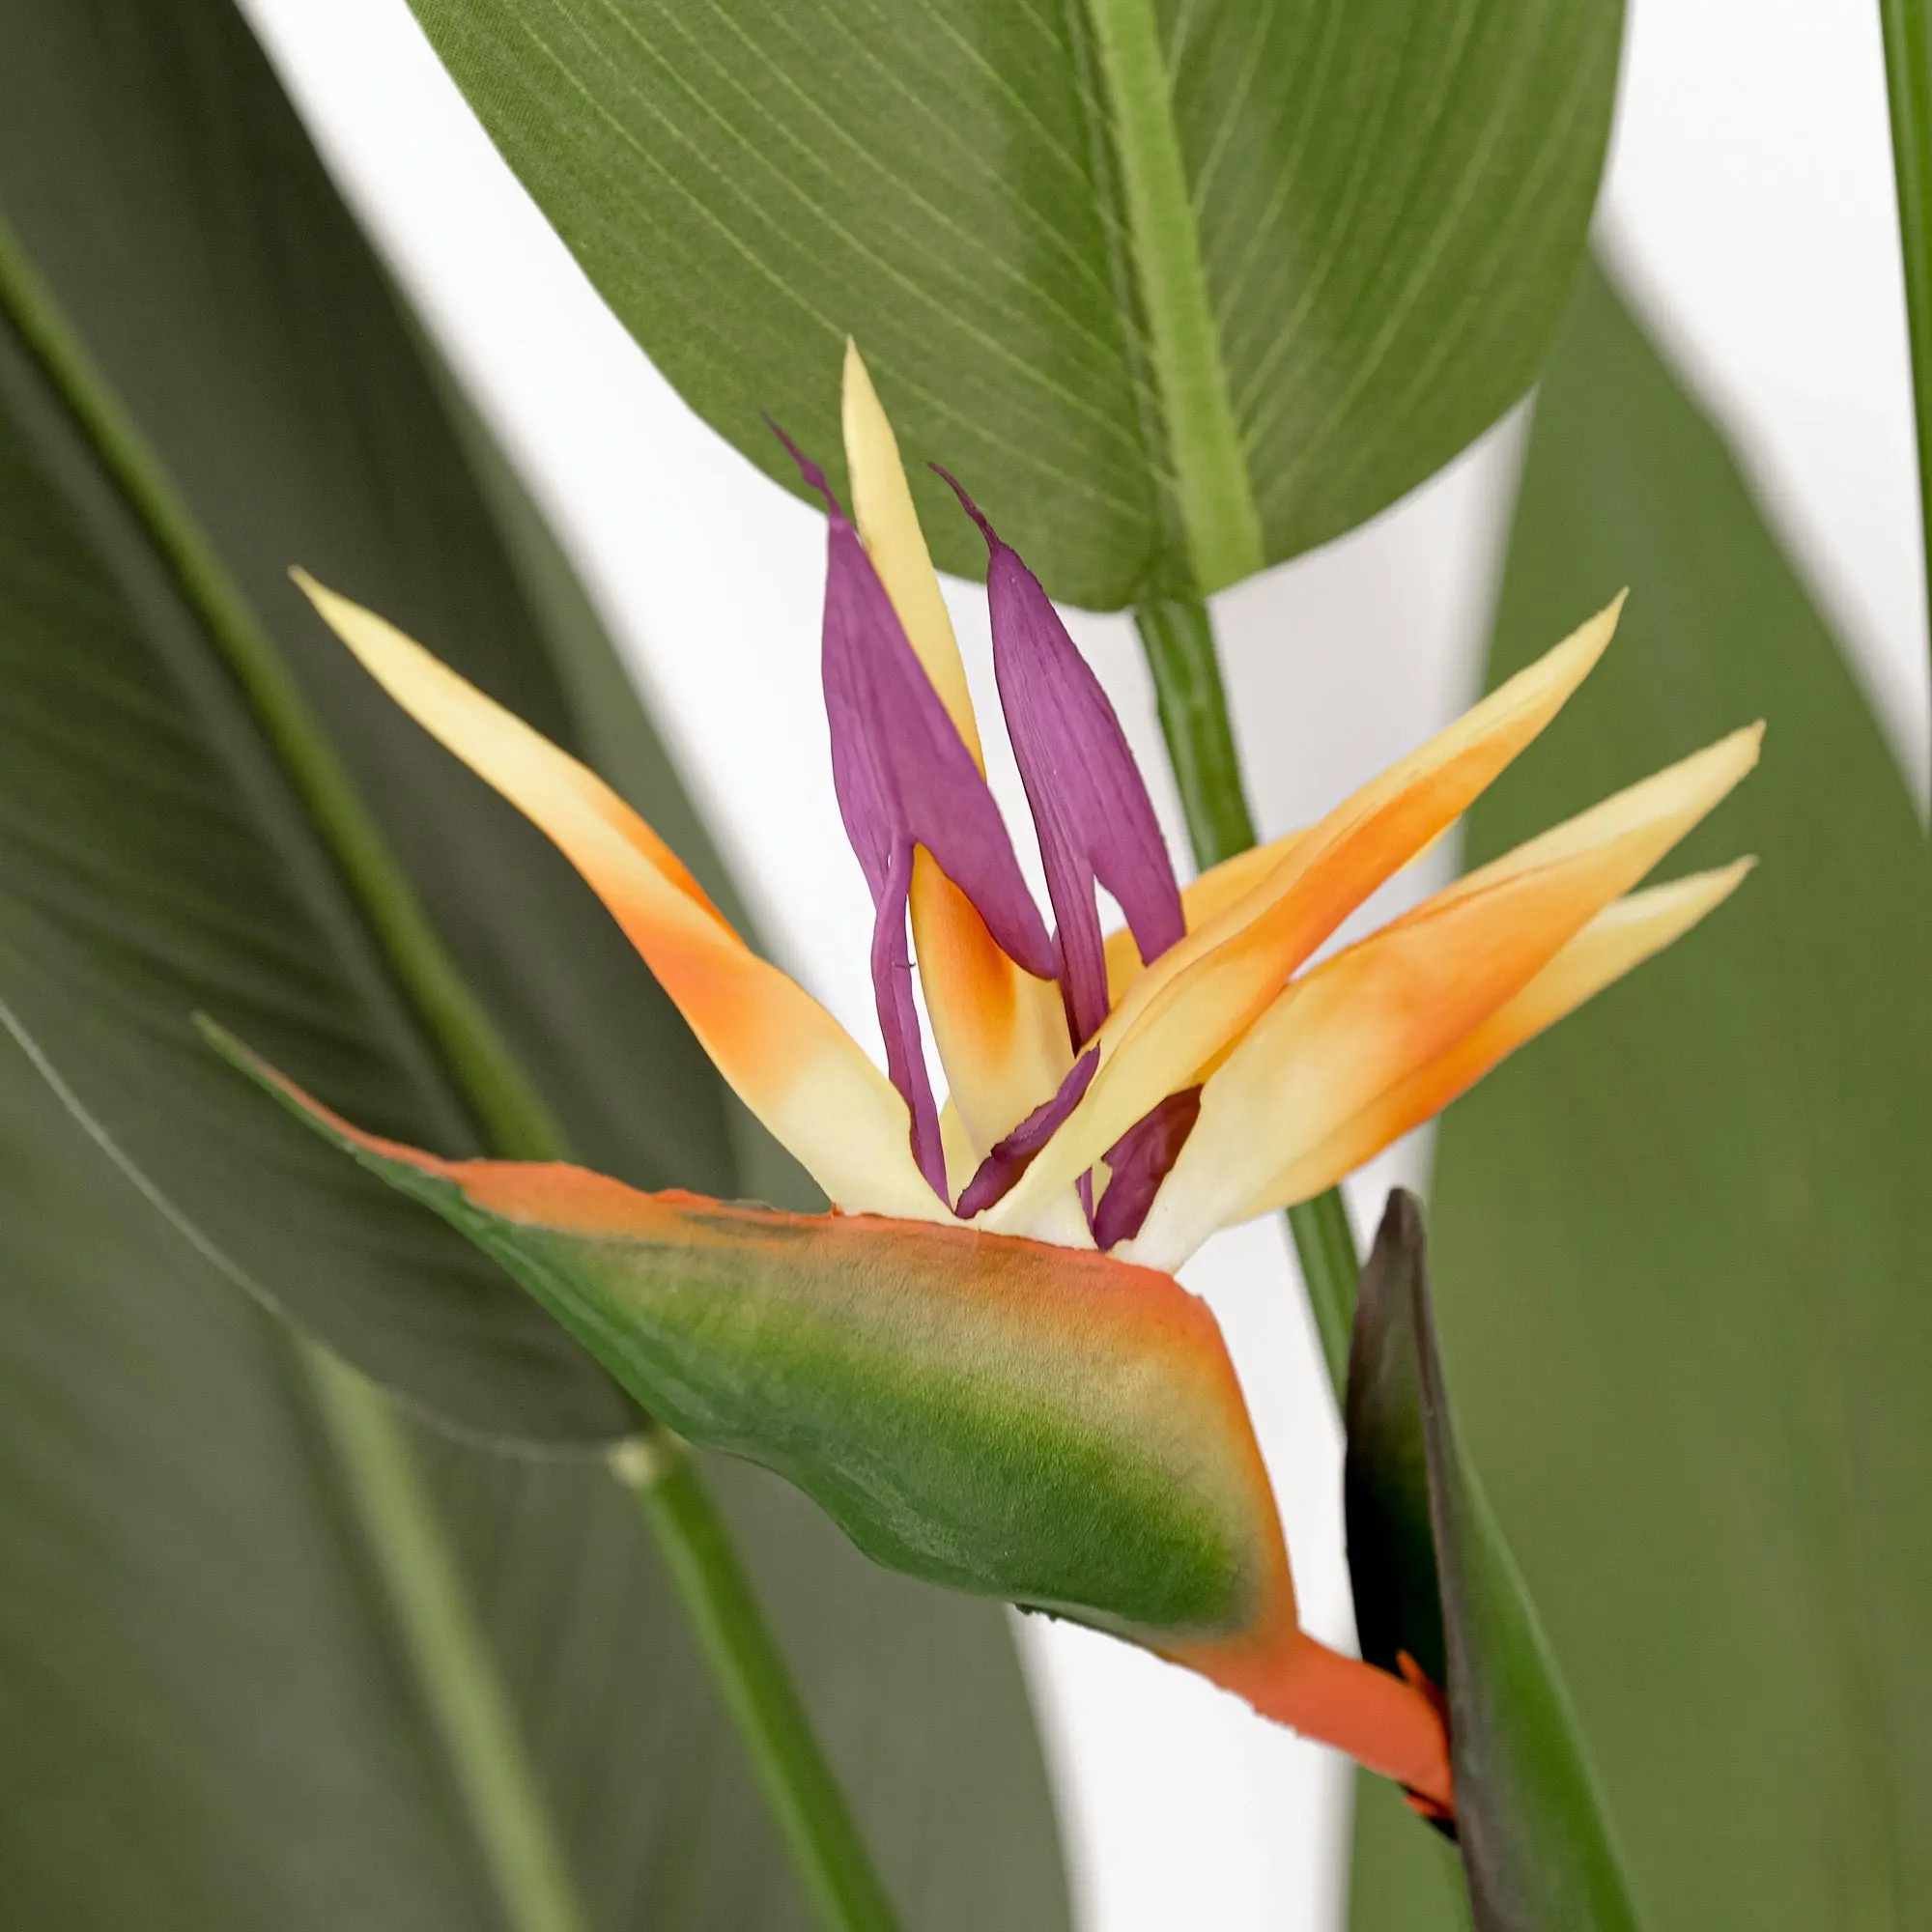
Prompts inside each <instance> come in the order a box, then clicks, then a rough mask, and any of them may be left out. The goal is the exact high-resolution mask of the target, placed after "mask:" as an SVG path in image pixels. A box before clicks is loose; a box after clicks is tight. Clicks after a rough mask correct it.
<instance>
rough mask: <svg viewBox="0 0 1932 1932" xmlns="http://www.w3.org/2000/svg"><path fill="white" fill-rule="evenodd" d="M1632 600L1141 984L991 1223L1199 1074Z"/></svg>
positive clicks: (1449, 808)
mask: <svg viewBox="0 0 1932 1932" xmlns="http://www.w3.org/2000/svg"><path fill="white" fill-rule="evenodd" d="M1622 605H1623V600H1622V598H1621V597H1619V598H1618V600H1617V601H1616V602H1615V603H1614V604H1611V605H1610V606H1609V607H1608V608H1607V609H1606V610H1605V611H1600V612H1599V613H1598V614H1597V615H1596V616H1595V617H1593V618H1592V619H1591V620H1590V621H1589V622H1588V623H1587V624H1584V625H1582V626H1581V627H1580V628H1579V629H1577V631H1575V632H1573V633H1572V634H1571V636H1570V637H1568V638H1566V639H1564V640H1563V642H1561V643H1560V644H1558V645H1557V646H1556V648H1555V649H1554V650H1552V651H1550V652H1549V653H1548V655H1547V656H1546V657H1544V658H1542V659H1541V660H1539V661H1538V662H1537V663H1536V664H1534V665H1531V666H1530V667H1529V668H1527V669H1526V670H1522V671H1520V672H1519V673H1518V674H1517V675H1516V676H1515V677H1513V678H1511V679H1510V680H1509V682H1508V683H1507V684H1504V685H1502V686H1500V687H1499V688H1498V689H1497V690H1495V691H1493V692H1492V693H1491V694H1490V696H1488V697H1486V698H1485V699H1483V701H1482V702H1481V703H1480V704H1478V705H1476V706H1475V707H1474V708H1473V709H1472V710H1470V711H1468V712H1466V713H1465V714H1464V715H1463V717H1462V718H1461V719H1459V720H1458V721H1457V722H1456V723H1455V724H1454V725H1451V726H1450V727H1449V728H1448V729H1447V730H1446V731H1443V732H1440V733H1438V734H1437V736H1436V737H1435V738H1433V739H1431V740H1430V742H1429V743H1428V744H1426V745H1424V746H1422V747H1421V748H1420V749H1419V750H1418V751H1416V752H1413V753H1410V754H1409V756H1407V757H1406V758H1404V759H1403V760H1401V762H1400V763H1398V764H1396V765H1393V766H1391V767H1390V768H1389V770H1388V771H1386V772H1384V773H1383V774H1382V775H1381V776H1380V777H1379V778H1378V779H1376V780H1374V781H1371V782H1370V783H1369V784H1367V785H1365V786H1363V787H1362V788H1361V790H1359V791H1358V792H1356V793H1355V794H1354V795H1353V796H1352V797H1351V798H1350V799H1348V800H1346V801H1344V803H1343V804H1341V805H1340V806H1338V807H1337V808H1336V809H1335V810H1333V811H1331V812H1330V813H1328V815H1327V816H1326V817H1325V818H1323V819H1321V821H1320V822H1319V823H1318V824H1316V825H1315V826H1313V827H1311V828H1310V829H1309V830H1308V831H1307V832H1306V833H1305V834H1303V836H1302V837H1301V838H1298V839H1297V840H1295V841H1294V843H1293V846H1292V847H1291V849H1290V850H1289V852H1288V853H1287V855H1286V856H1285V857H1284V858H1283V859H1281V860H1280V861H1279V862H1278V863H1277V864H1276V865H1274V866H1273V867H1271V868H1269V869H1268V870H1267V871H1266V872H1265V873H1264V876H1263V877H1262V878H1261V880H1260V882H1259V883H1258V884H1256V885H1255V886H1254V887H1252V888H1251V889H1250V890H1249V891H1248V892H1247V893H1245V894H1244V895H1242V896H1240V897H1239V898H1237V899H1236V901H1235V902H1234V903H1233V904H1232V905H1230V906H1228V907H1226V908H1225V909H1224V910H1223V911H1221V912H1220V913H1219V914H1217V915H1216V916H1215V917H1214V918H1212V919H1209V920H1208V921H1207V923H1205V924H1203V925H1202V927H1201V928H1200V929H1199V931H1194V932H1190V933H1189V934H1188V935H1187V937H1186V938H1185V939H1183V940H1182V941H1181V942H1180V944H1179V946H1176V947H1173V948H1171V949H1170V950H1169V951H1168V952H1165V953H1163V954H1162V955H1161V957H1160V958H1159V959H1157V960H1156V961H1155V962H1154V963H1153V965H1152V966H1151V967H1149V968H1148V970H1147V971H1146V972H1145V973H1143V974H1142V975H1141V976H1140V978H1139V979H1138V980H1135V981H1134V982H1133V983H1132V984H1131V985H1130V986H1128V987H1127V988H1126V990H1125V993H1124V995H1123V996H1122V1000H1121V1003H1120V1005H1119V1006H1118V1007H1117V1008H1116V1009H1115V1010H1114V1011H1113V1012H1112V1013H1111V1014H1110V1015H1109V1016H1108V1019H1107V1022H1106V1024H1105V1026H1103V1027H1102V1028H1101V1030H1100V1032H1099V1033H1098V1034H1097V1035H1096V1036H1095V1040H1096V1042H1097V1044H1098V1046H1099V1048H1100V1065H1099V1068H1098V1070H1097V1072H1096V1073H1095V1074H1094V1079H1093V1082H1092V1084H1091V1085H1090V1086H1089V1087H1088V1089H1087V1093H1086V1094H1085V1096H1084V1097H1083V1098H1082V1100H1081V1102H1080V1104H1079V1106H1077V1107H1076V1108H1075V1109H1074V1110H1073V1112H1072V1113H1071V1114H1070V1115H1068V1117H1067V1119H1066V1121H1065V1123H1064V1124H1063V1125H1062V1127H1061V1129H1060V1131H1059V1132H1058V1133H1057V1134H1056V1135H1055V1136H1054V1138H1053V1140H1052V1141H1051V1143H1049V1145H1048V1146H1047V1148H1046V1150H1045V1151H1043V1152H1042V1153H1041V1154H1040V1156H1039V1158H1038V1159H1037V1160H1036V1161H1035V1162H1034V1164H1033V1166H1032V1168H1030V1169H1029V1170H1028V1172H1027V1174H1026V1176H1025V1178H1024V1179H1022V1180H1021V1181H1020V1183H1019V1185H1018V1186H1017V1187H1015V1188H1014V1189H1013V1191H1012V1192H1011V1193H1010V1194H1009V1195H1008V1196H1007V1198H1006V1200H1005V1201H1003V1202H1001V1203H1000V1204H999V1206H998V1207H996V1208H992V1209H990V1210H989V1211H988V1214H987V1216H986V1225H987V1226H989V1227H995V1228H1008V1227H1013V1228H1023V1227H1025V1226H1027V1225H1028V1217H1029V1215H1030V1214H1031V1213H1032V1212H1033V1211H1034V1208H1035V1204H1036V1196H1037V1195H1044V1194H1045V1193H1047V1192H1049V1191H1051V1190H1053V1189H1055V1188H1057V1187H1060V1186H1062V1185H1064V1184H1065V1182H1066V1180H1068V1179H1071V1178H1072V1177H1073V1176H1075V1175H1078V1174H1080V1173H1081V1172H1083V1171H1084V1170H1085V1169H1087V1168H1089V1167H1091V1166H1092V1165H1093V1164H1094V1161H1095V1160H1097V1159H1098V1158H1099V1157H1100V1156H1101V1154H1103V1153H1104V1152H1105V1151H1106V1150H1107V1149H1108V1148H1109V1147H1111V1146H1112V1145H1113V1144H1114V1142H1115V1141H1116V1140H1118V1139H1119V1138H1120V1136H1121V1135H1122V1134H1123V1133H1124V1132H1125V1131H1126V1130H1127V1128H1128V1127H1130V1126H1131V1125H1132V1124H1133V1123H1134V1122H1136V1121H1138V1120H1139V1119H1140V1118H1141V1116H1142V1115H1143V1114H1145V1113H1147V1112H1148V1111H1149V1110H1150V1109H1151V1108H1152V1107H1154V1106H1156V1105H1158V1103H1159V1102H1160V1101H1161V1100H1163V1099H1164V1098H1166V1096H1167V1095H1168V1094H1174V1093H1179V1091H1180V1090H1181V1089H1182V1088H1185V1087H1189V1086H1192V1085H1193V1084H1194V1083H1195V1082H1196V1081H1197V1080H1198V1079H1199V1078H1200V1077H1201V1074H1202V1072H1203V1071H1204V1069H1206V1068H1207V1067H1208V1066H1209V1065H1211V1064H1212V1063H1213V1062H1214V1061H1215V1060H1216V1059H1217V1057H1218V1056H1220V1055H1221V1054H1222V1053H1223V1052H1224V1050H1225V1049H1226V1048H1227V1047H1228V1046H1229V1044H1230V1043H1231V1042H1232V1041H1234V1040H1236V1038H1238V1037H1240V1036H1241V1035H1242V1034H1243V1033H1245V1032H1246V1030H1247V1029H1248V1028H1249V1027H1250V1026H1252V1025H1253V1024H1254V1022H1255V1021H1256V1020H1257V1019H1258V1018H1260V1016H1261V1014H1262V1013H1263V1012H1264V1011H1265V1010H1266V1009H1267V1007H1268V1005H1269V1003H1270V1002H1271V1001H1272V1000H1273V999H1274V997H1275V995H1276V994H1277V993H1278V992H1279V991H1280V990H1281V988H1282V985H1283V984H1284V982H1285V981H1286V980H1288V978H1289V976H1290V975H1291V974H1292V973H1293V972H1294V971H1295V969H1296V968H1297V967H1299V966H1300V965H1301V964H1302V963H1303V962H1304V961H1305V960H1306V959H1307V958H1308V957H1309V955H1310V954H1311V953H1312V952H1314V951H1315V950H1316V948H1317V947H1319V946H1320V945H1321V943H1322V941H1323V940H1325V939H1326V938H1327V937H1328V935H1329V934H1330V933H1332V932H1333V931H1334V930H1335V928H1336V927H1337V926H1338V925H1339V924H1340V923H1342V921H1343V920H1344V919H1346V918H1347V917H1348V915H1349V914H1350V912H1352V911H1353V910H1354V908H1355V907H1356V906H1357V905H1359V904H1360V903H1361V902H1362V900H1363V899H1365V898H1366V897H1368V895H1370V894H1371V893H1372V892H1374V891H1375V889H1376V888H1377V887H1378V886H1379V885H1380V884H1381V883H1382V882H1383V880H1385V879H1387V878H1389V877H1390V876H1392V875H1393V874H1394V873H1395V872H1397V871H1399V870H1400V869H1401V868H1402V867H1404V866H1406V865H1407V864H1408V862H1409V861H1410V860H1411V859H1413V858H1414V857H1415V855H1416V854H1417V853H1418V852H1419V851H1421V850H1422V849H1423V847H1425V846H1426V845H1428V844H1429V843H1430V842H1431V840H1433V839H1434V838H1436V837H1438V836H1439V835H1440V833H1441V832H1442V830H1443V828H1444V827H1445V826H1447V825H1449V824H1451V823H1453V822H1454V820H1455V819H1457V818H1459V817H1460V816H1461V815H1462V813H1463V811H1464V810H1467V808H1468V807H1469V805H1470V804H1471V803H1472V802H1473V801H1474V799H1475V798H1476V797H1477V796H1478V795H1479V794H1480V793H1481V792H1482V791H1483V790H1484V789H1485V787H1487V786H1488V785H1489V784H1490V783H1491V781H1492V780H1493V779H1495V777H1496V776H1497V775H1498V774H1499V773H1500V772H1501V771H1502V770H1503V769H1504V768H1505V767H1506V766H1507V765H1508V764H1509V762H1510V761H1511V759H1513V758H1514V757H1515V756H1516V755H1517V754H1518V753H1520V751H1521V750H1522V749H1523V747H1524V746H1525V745H1527V744H1528V743H1529V742H1530V740H1531V739H1533V738H1534V737H1535V736H1536V735H1537V733H1538V732H1539V731H1541V730H1542V729H1543V728H1544V726H1545V725H1548V723H1549V721H1550V720H1551V719H1552V718H1553V717H1555V715H1556V713H1557V712H1558V711H1559V710H1560V709H1561V708H1562V706H1563V704H1564V702H1565V701H1566V700H1567V699H1568V698H1569V696H1570V695H1571V694H1572V693H1573V692H1574V691H1575V690H1576V689H1577V686H1578V685H1579V684H1580V683H1581V682H1582V681H1583V679H1584V678H1585V677H1586V676H1588V675H1589V672H1590V670H1591V669H1592V668H1593V667H1594V666H1595V665H1596V663H1597V660H1598V659H1599V658H1600V657H1602V655H1603V653H1604V651H1605V648H1606V647H1607V645H1608V643H1609V640H1610V636H1611V634H1612V632H1613V631H1614V630H1615V628H1616V620H1617V614H1618V612H1619V611H1620V610H1621V609H1622ZM1196 1132H1197V1133H1198V1132H1199V1129H1198V1128H1197V1129H1196Z"/></svg>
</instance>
